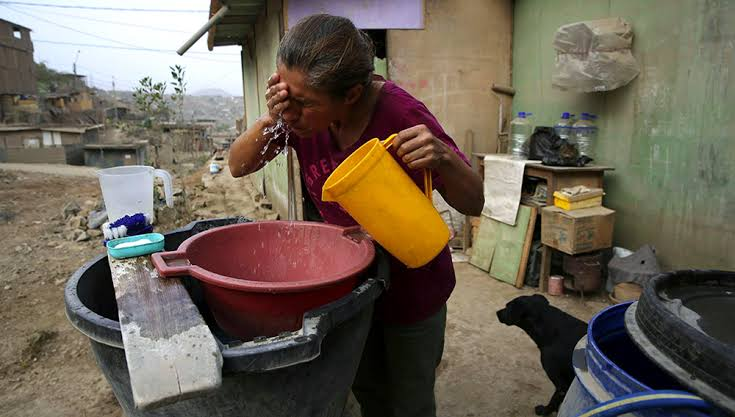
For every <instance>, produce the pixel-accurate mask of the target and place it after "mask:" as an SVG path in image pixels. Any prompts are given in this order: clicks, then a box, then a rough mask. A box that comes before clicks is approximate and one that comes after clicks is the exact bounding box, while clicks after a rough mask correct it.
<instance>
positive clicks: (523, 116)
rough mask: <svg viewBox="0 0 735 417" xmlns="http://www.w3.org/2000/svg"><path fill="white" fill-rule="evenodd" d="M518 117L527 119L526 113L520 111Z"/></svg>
mask: <svg viewBox="0 0 735 417" xmlns="http://www.w3.org/2000/svg"><path fill="white" fill-rule="evenodd" d="M518 117H520V118H521V119H525V118H526V112H524V111H519V112H518Z"/></svg>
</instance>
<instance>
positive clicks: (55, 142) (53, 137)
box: [43, 131, 61, 148]
mask: <svg viewBox="0 0 735 417" xmlns="http://www.w3.org/2000/svg"><path fill="white" fill-rule="evenodd" d="M53 146H61V132H46V131H44V132H43V147H44V148H51V147H53Z"/></svg>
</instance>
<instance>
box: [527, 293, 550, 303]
mask: <svg viewBox="0 0 735 417" xmlns="http://www.w3.org/2000/svg"><path fill="white" fill-rule="evenodd" d="M531 298H533V300H534V301H535V302H537V303H543V304H544V305H549V300H547V299H546V297H544V296H543V295H541V294H534V295H532V296H531Z"/></svg>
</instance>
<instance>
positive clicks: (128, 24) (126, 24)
mask: <svg viewBox="0 0 735 417" xmlns="http://www.w3.org/2000/svg"><path fill="white" fill-rule="evenodd" d="M0 3H3V2H0ZM3 6H5V7H7V8H9V9H10V8H11V7H10V6H7V5H4V4H3ZM11 10H15V11H16V12H18V13H20V11H19V10H18V9H11ZM45 13H48V14H52V15H54V16H64V17H71V18H73V19H81V20H89V21H92V22H99V23H109V24H111V25H120V26H130V27H134V28H141V29H148V30H157V31H159V32H170V33H184V34H189V35H190V34H191V32H187V31H185V30H176V29H165V28H157V27H154V26H145V25H136V24H134V23H124V22H115V21H114V20H105V19H95V18H92V17H84V16H75V15H73V14H66V13H59V12H50V11H45Z"/></svg>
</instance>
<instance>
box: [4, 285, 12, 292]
mask: <svg viewBox="0 0 735 417" xmlns="http://www.w3.org/2000/svg"><path fill="white" fill-rule="evenodd" d="M3 288H4V289H5V290H6V291H7V290H12V289H13V287H11V286H10V285H6V286H5V287H3Z"/></svg>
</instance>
